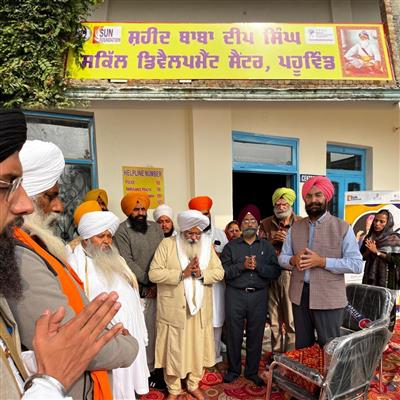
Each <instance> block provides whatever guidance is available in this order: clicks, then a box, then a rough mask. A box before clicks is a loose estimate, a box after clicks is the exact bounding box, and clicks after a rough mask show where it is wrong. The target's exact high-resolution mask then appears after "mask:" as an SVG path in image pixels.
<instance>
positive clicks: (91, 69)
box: [66, 22, 393, 80]
mask: <svg viewBox="0 0 400 400" xmlns="http://www.w3.org/2000/svg"><path fill="white" fill-rule="evenodd" d="M84 34H85V39H86V41H85V44H84V47H83V52H82V56H81V57H80V59H79V61H78V62H77V60H76V57H75V56H74V54H73V53H72V52H71V53H70V54H69V56H68V62H67V70H66V76H67V77H70V78H76V79H312V80H315V79H317V80H320V79H333V80H342V79H351V80H355V79H358V80H392V79H393V75H392V68H391V65H390V61H389V56H388V50H387V46H386V42H385V36H384V33H383V26H382V25H381V24H362V25H361V24H345V25H343V24H341V25H339V24H272V23H265V24H264V23H235V24H225V23H224V24H199V23H195V24H185V23H108V22H102V23H100V22H96V23H94V22H93V23H92V22H90V23H89V22H88V23H85V32H84Z"/></svg>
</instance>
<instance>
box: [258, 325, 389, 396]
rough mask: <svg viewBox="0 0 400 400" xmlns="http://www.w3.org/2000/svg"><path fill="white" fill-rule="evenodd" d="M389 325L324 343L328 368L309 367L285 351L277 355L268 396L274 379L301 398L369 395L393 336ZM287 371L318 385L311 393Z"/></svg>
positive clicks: (292, 394) (291, 393)
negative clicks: (372, 381)
mask: <svg viewBox="0 0 400 400" xmlns="http://www.w3.org/2000/svg"><path fill="white" fill-rule="evenodd" d="M389 337H390V332H389V331H388V329H387V327H385V326H373V327H370V328H368V329H363V330H361V331H358V332H353V333H349V334H347V335H345V336H340V337H338V338H336V339H333V340H331V341H330V342H329V343H327V344H326V345H325V347H324V361H325V365H324V370H325V372H324V373H323V374H321V373H320V372H319V371H317V370H315V369H312V368H309V367H307V366H305V365H303V364H301V363H299V362H297V361H295V360H293V359H291V358H289V357H287V356H286V355H284V354H281V355H276V356H275V360H274V361H273V362H272V364H271V366H270V368H269V371H268V381H267V393H266V397H265V398H266V399H267V400H269V399H270V396H271V388H272V382H274V383H276V384H277V385H278V386H279V387H280V388H281V389H283V390H284V391H286V392H288V393H289V394H290V395H291V396H293V397H295V398H296V399H299V400H312V399H314V400H317V399H319V400H322V399H324V400H344V399H346V400H349V399H367V397H368V389H369V385H370V381H371V379H372V376H373V374H374V372H375V369H376V367H377V365H378V363H379V359H380V357H381V354H382V352H383V350H384V348H385V346H386V344H387V342H388V340H389ZM287 371H290V372H291V373H292V374H295V375H298V376H300V377H302V378H304V379H306V380H307V381H309V382H311V383H313V384H315V385H317V386H318V387H319V388H320V390H319V392H318V391H317V393H311V392H309V391H307V390H306V389H305V388H303V387H302V386H300V385H298V384H297V383H295V382H293V380H291V377H290V376H288V375H287Z"/></svg>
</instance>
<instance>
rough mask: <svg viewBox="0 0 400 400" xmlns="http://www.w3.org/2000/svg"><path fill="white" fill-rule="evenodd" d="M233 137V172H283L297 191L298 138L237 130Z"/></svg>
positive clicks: (295, 206)
mask: <svg viewBox="0 0 400 400" xmlns="http://www.w3.org/2000/svg"><path fill="white" fill-rule="evenodd" d="M232 139H233V141H232V154H233V172H253V173H264V174H279V175H286V176H289V177H290V180H291V186H292V187H293V190H294V191H295V192H296V193H297V188H298V178H299V176H298V146H299V140H298V139H292V138H284V137H279V136H266V135H260V134H254V133H247V132H239V131H233V132H232ZM294 209H295V211H297V209H298V203H297V202H296V203H295V205H294Z"/></svg>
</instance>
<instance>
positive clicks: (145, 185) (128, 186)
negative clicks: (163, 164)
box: [122, 167, 164, 208]
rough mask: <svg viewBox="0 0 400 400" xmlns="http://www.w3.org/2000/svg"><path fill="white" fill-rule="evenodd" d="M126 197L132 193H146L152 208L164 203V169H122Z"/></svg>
mask: <svg viewBox="0 0 400 400" xmlns="http://www.w3.org/2000/svg"><path fill="white" fill-rule="evenodd" d="M122 181H123V186H124V188H123V189H124V195H126V194H127V193H128V192H130V191H139V192H145V193H147V194H148V195H149V197H150V208H156V207H158V206H159V205H160V204H163V203H164V172H163V168H151V167H150V168H149V167H122Z"/></svg>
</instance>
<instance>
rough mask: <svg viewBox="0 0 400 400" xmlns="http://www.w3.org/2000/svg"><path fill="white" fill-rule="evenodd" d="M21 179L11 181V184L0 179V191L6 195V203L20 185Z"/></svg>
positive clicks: (20, 177)
mask: <svg viewBox="0 0 400 400" xmlns="http://www.w3.org/2000/svg"><path fill="white" fill-rule="evenodd" d="M22 180H23V177H22V176H19V177H18V178H15V179H13V180H12V181H11V182H6V181H3V180H1V179H0V190H2V191H4V193H5V195H6V201H8V200H9V199H10V196H11V195H12V194H13V193H15V192H16V191H17V190H18V188H19V187H20V186H21V184H22Z"/></svg>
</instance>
